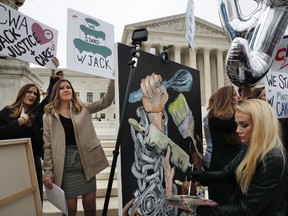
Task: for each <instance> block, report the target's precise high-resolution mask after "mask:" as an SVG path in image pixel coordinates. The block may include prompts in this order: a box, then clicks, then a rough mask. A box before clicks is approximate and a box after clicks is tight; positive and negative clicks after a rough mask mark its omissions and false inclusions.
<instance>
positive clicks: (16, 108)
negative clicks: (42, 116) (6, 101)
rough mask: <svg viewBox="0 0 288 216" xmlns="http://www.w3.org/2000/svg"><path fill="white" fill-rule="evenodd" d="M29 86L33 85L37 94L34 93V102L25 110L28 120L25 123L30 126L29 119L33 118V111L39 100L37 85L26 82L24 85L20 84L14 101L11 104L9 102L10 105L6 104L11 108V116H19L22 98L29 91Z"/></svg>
mask: <svg viewBox="0 0 288 216" xmlns="http://www.w3.org/2000/svg"><path fill="white" fill-rule="evenodd" d="M31 87H35V88H36V89H37V95H36V100H35V102H34V104H32V106H30V107H29V108H28V110H27V114H28V115H29V121H28V123H27V125H28V126H31V120H30V118H33V117H34V116H35V115H33V112H34V111H35V110H36V108H37V106H38V104H39V102H40V91H39V89H38V87H37V86H36V85H35V84H33V83H28V84H26V85H24V86H22V87H21V88H20V89H19V91H18V94H17V97H16V99H15V102H14V103H13V104H11V105H10V106H8V108H9V109H11V115H10V116H11V117H13V118H15V117H17V116H19V115H20V114H21V112H22V108H23V98H24V97H25V95H26V94H27V92H28V91H29V89H30V88H31Z"/></svg>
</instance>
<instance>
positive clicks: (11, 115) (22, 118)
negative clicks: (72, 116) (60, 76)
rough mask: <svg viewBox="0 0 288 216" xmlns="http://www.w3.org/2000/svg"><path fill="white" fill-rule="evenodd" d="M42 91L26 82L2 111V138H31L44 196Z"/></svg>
mask: <svg viewBox="0 0 288 216" xmlns="http://www.w3.org/2000/svg"><path fill="white" fill-rule="evenodd" d="M39 101H40V92H39V89H38V87H37V86H36V85H35V84H26V85H24V86H22V87H21V88H20V90H19V92H18V95H17V97H16V100H15V102H14V103H13V104H11V105H10V106H6V107H4V108H3V109H2V110H1V111H0V139H1V140H6V139H19V138H30V139H31V143H32V150H33V156H34V162H35V168H36V173H37V179H38V185H39V191H40V195H41V199H42V198H43V184H42V166H41V159H40V158H42V157H43V138H42V136H43V123H42V115H43V110H42V109H40V108H39V107H40V106H39Z"/></svg>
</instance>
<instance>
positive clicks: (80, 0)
mask: <svg viewBox="0 0 288 216" xmlns="http://www.w3.org/2000/svg"><path fill="white" fill-rule="evenodd" d="M242 1H243V13H244V14H245V13H248V12H249V11H250V10H251V8H254V7H255V2H254V1H253V0H250V1H248V0H240V2H242ZM194 2H195V16H197V17H200V18H202V19H205V20H206V21H209V22H211V23H214V24H216V25H219V26H221V23H220V19H219V16H218V6H217V0H194ZM244 3H245V5H244ZM186 6H187V0H145V1H144V0H143V1H139V0H102V1H99V0H98V1H97V0H49V1H47V0H25V4H24V5H23V6H22V7H20V8H19V12H21V13H23V14H25V15H27V16H29V17H31V18H33V19H35V20H38V21H39V22H41V23H43V24H45V25H48V26H50V27H52V28H54V29H56V30H58V49H57V57H58V59H59V60H60V63H61V65H60V67H66V25H67V8H71V9H74V10H77V11H79V12H81V13H84V14H87V15H89V16H92V17H95V18H97V19H100V20H102V21H105V22H107V23H110V24H112V25H114V31H115V42H121V38H122V32H123V29H124V26H125V25H128V24H132V23H135V22H142V21H146V20H150V19H156V18H161V17H165V16H171V15H176V14H181V13H185V12H186Z"/></svg>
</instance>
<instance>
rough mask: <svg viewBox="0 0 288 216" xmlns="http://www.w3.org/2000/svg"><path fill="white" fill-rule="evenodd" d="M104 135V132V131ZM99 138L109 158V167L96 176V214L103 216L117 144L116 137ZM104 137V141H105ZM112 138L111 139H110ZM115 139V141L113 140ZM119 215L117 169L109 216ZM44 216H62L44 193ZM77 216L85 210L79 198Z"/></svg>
mask: <svg viewBox="0 0 288 216" xmlns="http://www.w3.org/2000/svg"><path fill="white" fill-rule="evenodd" d="M102 133H103V131H102ZM99 137H102V139H100V140H101V144H102V146H103V149H104V152H105V154H106V156H107V159H108V162H109V167H107V168H106V169H104V170H103V171H102V172H100V173H99V174H98V175H96V181H97V191H96V214H97V215H102V211H103V207H104V202H105V197H106V191H107V186H108V182H109V177H110V171H111V164H112V161H113V151H114V148H115V142H116V140H115V139H114V138H115V136H113V135H112V136H111V135H110V136H109V134H104V135H102V136H101V135H99ZM103 137H104V139H103ZM108 138H110V139H108ZM112 138H113V139H112ZM117 215H118V180H117V168H116V169H115V173H114V179H113V184H112V189H111V194H110V199H109V206H108V211H107V216H117ZM43 216H62V213H61V212H60V210H58V208H56V207H55V206H54V205H53V204H51V203H50V202H49V201H48V200H47V198H46V193H45V192H44V201H43ZM77 216H84V212H83V208H82V200H81V197H79V198H78V211H77Z"/></svg>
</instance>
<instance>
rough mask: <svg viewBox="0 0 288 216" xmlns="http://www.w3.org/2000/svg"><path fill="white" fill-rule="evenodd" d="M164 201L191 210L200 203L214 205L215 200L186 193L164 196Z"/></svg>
mask: <svg viewBox="0 0 288 216" xmlns="http://www.w3.org/2000/svg"><path fill="white" fill-rule="evenodd" d="M166 202H167V204H168V205H172V206H177V207H178V208H181V209H185V210H188V211H192V210H194V209H195V207H197V206H200V205H206V206H215V205H217V203H216V202H214V201H213V200H210V199H206V198H203V197H197V196H188V195H172V196H167V197H166Z"/></svg>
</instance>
